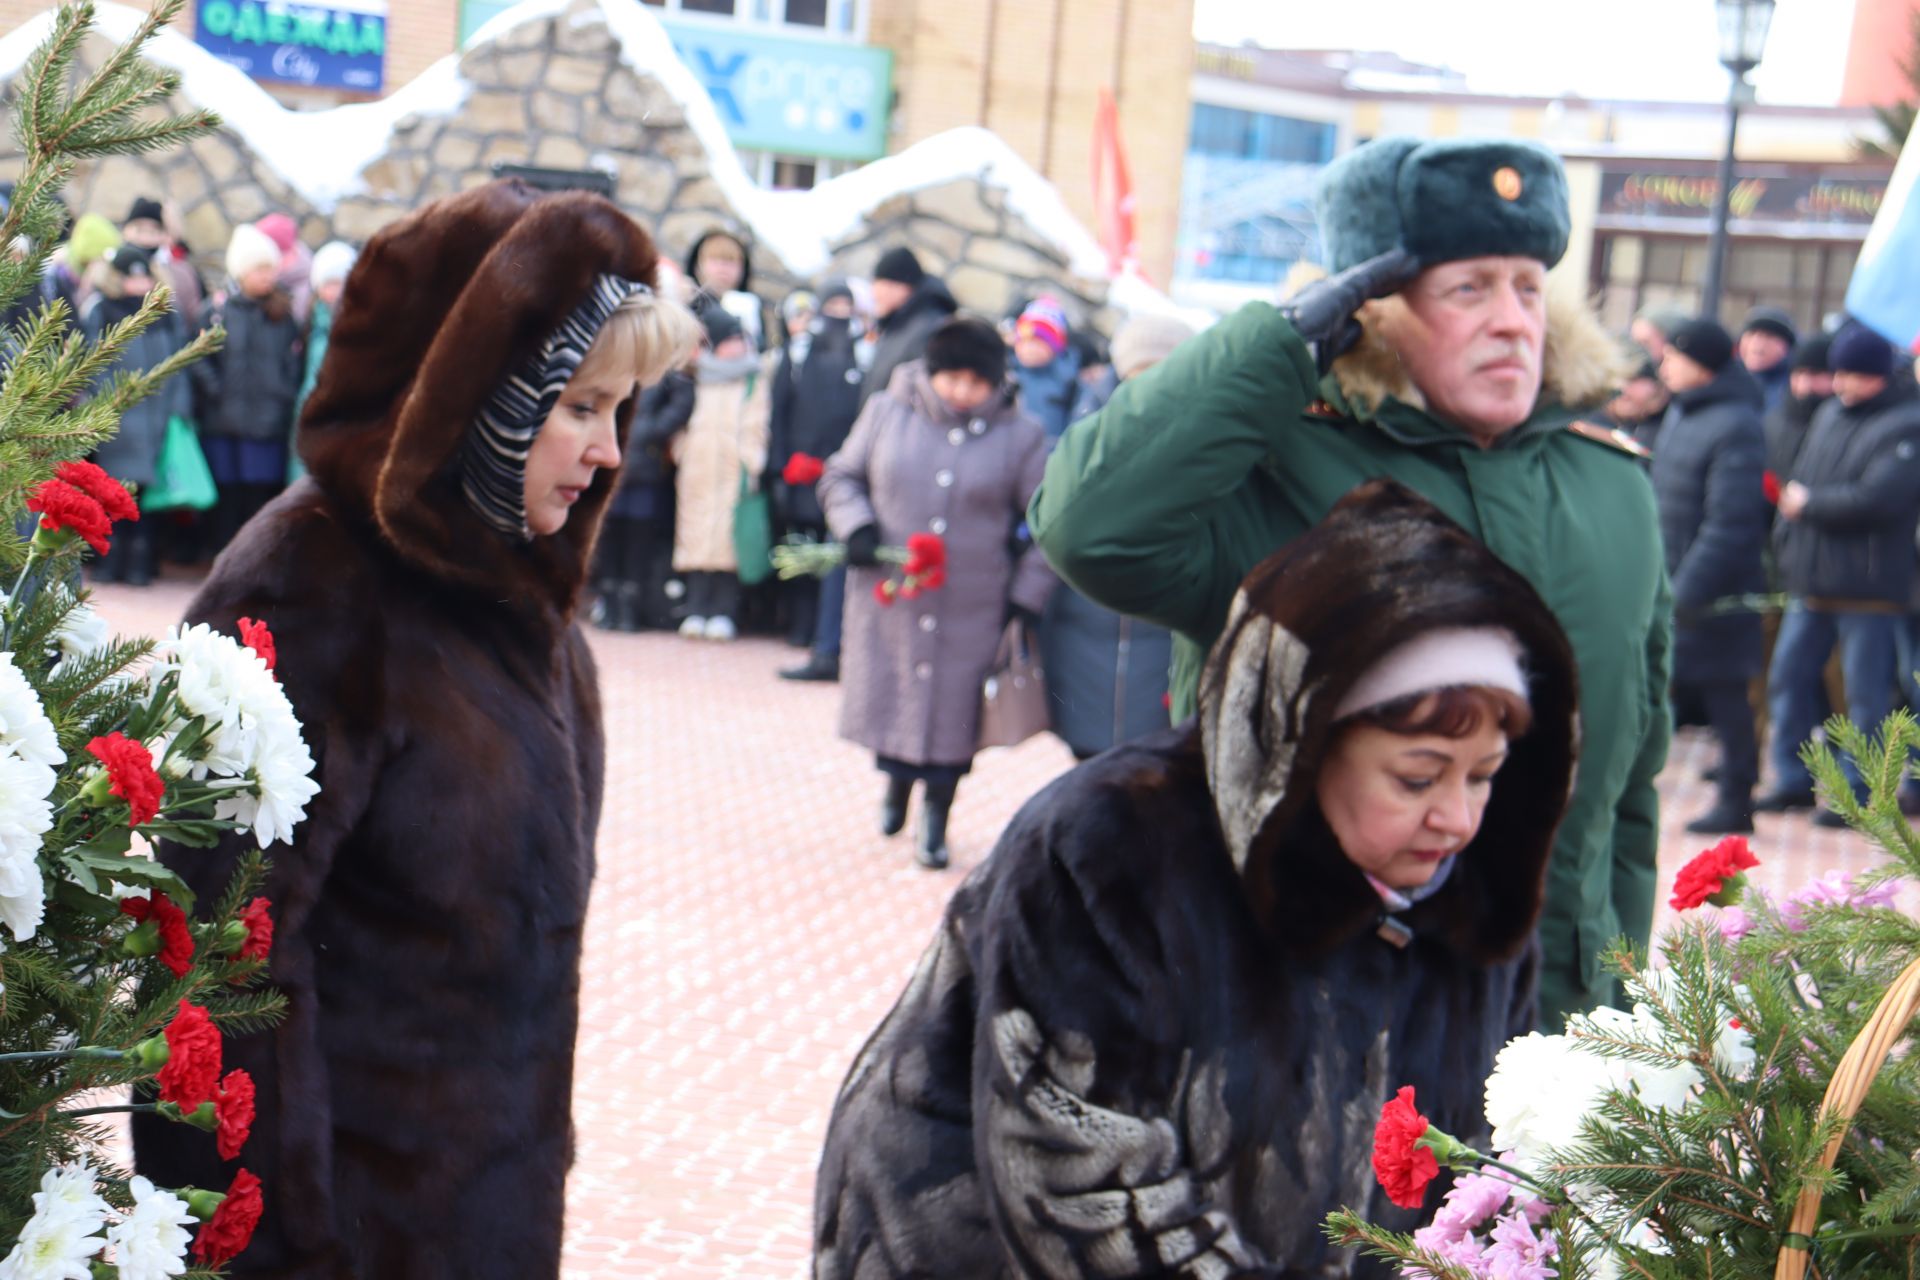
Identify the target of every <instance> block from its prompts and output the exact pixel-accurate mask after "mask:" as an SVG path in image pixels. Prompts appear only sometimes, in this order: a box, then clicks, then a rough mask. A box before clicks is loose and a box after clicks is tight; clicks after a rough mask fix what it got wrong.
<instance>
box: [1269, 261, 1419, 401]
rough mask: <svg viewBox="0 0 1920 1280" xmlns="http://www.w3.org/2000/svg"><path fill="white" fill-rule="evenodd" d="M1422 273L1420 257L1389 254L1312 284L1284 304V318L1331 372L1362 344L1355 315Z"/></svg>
mask: <svg viewBox="0 0 1920 1280" xmlns="http://www.w3.org/2000/svg"><path fill="white" fill-rule="evenodd" d="M1419 274H1420V260H1419V259H1418V258H1416V257H1414V256H1413V255H1412V254H1410V253H1408V252H1407V251H1406V250H1405V249H1389V250H1388V251H1387V252H1385V253H1383V254H1381V255H1379V256H1378V257H1375V258H1368V259H1367V260H1366V261H1365V262H1362V263H1359V264H1358V265H1355V266H1351V267H1348V268H1347V269H1346V270H1345V271H1342V272H1341V273H1340V274H1339V275H1337V276H1328V277H1327V278H1326V279H1325V280H1318V281H1315V282H1314V283H1313V284H1310V285H1308V286H1307V287H1306V288H1304V289H1302V290H1301V291H1300V292H1299V293H1297V294H1295V295H1294V296H1293V297H1292V298H1290V299H1288V300H1287V301H1286V302H1285V303H1283V304H1282V305H1281V307H1280V313H1281V314H1282V315H1284V316H1286V318H1287V320H1288V321H1289V322H1290V323H1291V324H1292V325H1293V328H1294V331H1295V332H1296V333H1298V334H1299V335H1300V336H1301V338H1302V339H1304V340H1305V341H1306V344H1307V345H1308V346H1309V347H1312V348H1313V355H1314V362H1315V363H1316V364H1318V365H1319V367H1320V372H1321V373H1325V372H1326V371H1327V370H1329V369H1331V368H1332V367H1333V362H1334V361H1335V360H1338V359H1339V358H1340V357H1341V356H1342V355H1344V354H1345V353H1346V351H1347V350H1348V349H1349V348H1350V347H1352V346H1353V344H1354V343H1356V342H1358V341H1359V340H1360V322H1359V321H1358V320H1356V319H1354V314H1353V313H1354V312H1356V311H1358V310H1359V309H1360V307H1361V306H1362V304H1364V303H1366V302H1368V301H1369V300H1371V299H1373V298H1384V297H1386V296H1387V295H1388V294H1390V293H1398V292H1399V291H1400V290H1401V289H1403V288H1405V287H1406V286H1407V285H1408V284H1409V283H1411V282H1412V280H1413V278H1414V277H1415V276H1417V275H1419Z"/></svg>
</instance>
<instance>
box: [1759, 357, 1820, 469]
mask: <svg viewBox="0 0 1920 1280" xmlns="http://www.w3.org/2000/svg"><path fill="white" fill-rule="evenodd" d="M1832 345H1833V342H1832V339H1830V338H1828V337H1827V335H1826V334H1824V333H1817V334H1815V335H1814V336H1813V337H1811V338H1808V339H1807V340H1806V341H1805V342H1803V343H1801V344H1800V345H1799V346H1797V347H1795V348H1794V349H1793V368H1792V370H1791V371H1790V372H1789V374H1788V376H1787V394H1786V396H1785V398H1783V399H1782V400H1781V401H1780V403H1778V404H1776V405H1775V406H1773V408H1771V409H1769V410H1768V411H1767V420H1766V423H1765V426H1766V430H1767V470H1768V471H1769V472H1771V473H1772V474H1773V478H1774V483H1775V484H1776V486H1777V485H1784V484H1786V483H1787V481H1789V480H1791V479H1793V469H1794V466H1795V464H1796V463H1797V462H1798V461H1799V458H1800V450H1801V449H1802V448H1803V447H1804V446H1805V445H1806V443H1807V431H1808V429H1809V428H1811V427H1812V426H1813V415H1814V413H1815V412H1817V411H1818V410H1819V408H1820V406H1821V405H1823V404H1825V403H1826V402H1827V401H1829V400H1831V399H1832V398H1833V370H1831V369H1829V368H1827V353H1828V351H1829V350H1830V349H1831V348H1832Z"/></svg>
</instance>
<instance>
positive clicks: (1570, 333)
mask: <svg viewBox="0 0 1920 1280" xmlns="http://www.w3.org/2000/svg"><path fill="white" fill-rule="evenodd" d="M1383 301H1384V302H1385V303H1386V305H1400V304H1398V303H1395V302H1392V301H1391V300H1383ZM1378 305H1380V304H1373V305H1370V306H1368V307H1367V308H1365V309H1363V310H1362V311H1361V312H1360V325H1361V329H1362V337H1361V339H1360V342H1359V344H1358V345H1357V346H1355V347H1354V348H1353V350H1351V351H1349V352H1348V353H1347V354H1346V355H1344V356H1341V357H1340V358H1339V359H1338V360H1336V361H1334V364H1333V376H1334V377H1335V378H1336V379H1337V380H1338V381H1339V383H1340V390H1341V392H1342V393H1343V394H1344V395H1345V396H1346V397H1347V400H1348V402H1349V403H1350V404H1352V405H1353V407H1354V408H1355V409H1357V410H1359V411H1361V412H1362V413H1367V414H1372V413H1374V412H1375V411H1377V410H1378V409H1379V408H1380V406H1381V405H1382V404H1384V403H1385V402H1386V401H1387V400H1388V399H1389V398H1392V399H1394V400H1398V401H1399V402H1400V403H1402V404H1405V405H1411V406H1412V407H1414V408H1416V409H1424V408H1426V397H1425V396H1423V395H1421V394H1420V389H1419V388H1418V387H1416V386H1414V385H1413V382H1412V380H1411V379H1409V378H1408V377H1407V371H1406V369H1405V368H1404V367H1402V366H1401V364H1400V357H1399V356H1398V355H1396V354H1395V353H1394V350H1393V348H1392V347H1390V346H1388V345H1387V342H1386V339H1385V338H1383V337H1382V336H1381V334H1380V317H1379V312H1378V311H1377V310H1376V309H1375V307H1376V306H1378ZM1632 372H1633V371H1632V369H1631V367H1630V366H1629V364H1628V361H1627V359H1626V356H1625V354H1624V353H1623V352H1622V351H1621V349H1620V344H1619V343H1617V342H1615V341H1614V340H1613V338H1612V336H1611V335H1609V334H1608V333H1607V331H1606V330H1605V329H1604V328H1602V327H1601V325H1600V320H1599V317H1597V316H1595V315H1594V314H1593V312H1592V311H1591V310H1590V309H1589V308H1588V307H1587V306H1586V305H1585V304H1584V303H1581V302H1579V301H1577V300H1573V299H1569V298H1567V297H1566V296H1564V295H1563V294H1561V293H1559V292H1558V291H1556V290H1549V291H1548V293H1547V348H1546V353H1545V358H1544V361H1543V367H1542V376H1541V384H1540V400H1539V401H1538V403H1537V404H1536V406H1535V411H1536V412H1538V410H1539V409H1540V408H1542V407H1545V406H1548V405H1559V406H1563V407H1565V408H1567V409H1572V410H1592V409H1597V408H1600V407H1601V406H1603V405H1605V404H1606V402H1607V401H1608V400H1610V399H1612V397H1613V395H1614V392H1615V391H1616V390H1617V389H1618V388H1619V387H1620V386H1621V384H1622V383H1624V382H1625V381H1626V379H1627V378H1628V376H1630V375H1631V373H1632Z"/></svg>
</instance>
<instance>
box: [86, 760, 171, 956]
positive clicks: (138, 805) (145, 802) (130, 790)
mask: <svg viewBox="0 0 1920 1280" xmlns="http://www.w3.org/2000/svg"><path fill="white" fill-rule="evenodd" d="M87 753H88V754H89V755H91V756H92V757H93V758H94V759H96V760H98V761H99V762H100V763H101V764H103V765H105V766H106V767H107V778H108V779H109V782H108V786H107V790H108V791H109V792H111V793H112V794H113V795H116V796H119V797H120V798H121V799H123V800H125V801H126V802H127V808H128V810H130V811H131V814H132V818H131V821H130V823H129V825H131V826H135V827H137V826H139V825H140V824H141V823H143V822H152V821H153V820H154V818H155V817H157V816H158V815H159V813H160V800H161V797H162V796H164V795H165V794H166V791H167V784H166V783H164V782H162V781H161V780H160V775H159V774H158V773H156V772H155V771H154V768H153V753H152V752H150V751H148V750H147V748H146V744H145V743H142V742H138V741H136V740H135V739H133V738H129V737H128V736H127V735H126V734H124V733H121V732H120V731H118V730H115V731H114V732H112V733H110V734H108V735H107V736H106V737H104V738H95V739H94V740H93V741H92V742H89V743H88V744H87ZM188 954H192V947H191V945H189V947H188Z"/></svg>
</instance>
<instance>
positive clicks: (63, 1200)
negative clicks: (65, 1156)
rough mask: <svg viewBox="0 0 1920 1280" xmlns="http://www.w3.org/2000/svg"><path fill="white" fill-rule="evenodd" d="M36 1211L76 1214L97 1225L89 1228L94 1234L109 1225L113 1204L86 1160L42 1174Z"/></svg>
mask: <svg viewBox="0 0 1920 1280" xmlns="http://www.w3.org/2000/svg"><path fill="white" fill-rule="evenodd" d="M33 1211H34V1212H35V1213H49V1214H51V1213H59V1212H66V1213H71V1214H76V1215H78V1216H79V1217H81V1218H83V1219H86V1220H88V1221H90V1222H91V1223H92V1224H93V1225H92V1226H90V1227H88V1228H87V1234H89V1235H91V1234H93V1233H94V1232H95V1231H98V1230H99V1229H100V1228H101V1227H103V1226H105V1225H106V1224H107V1218H108V1216H109V1215H110V1214H111V1213H112V1212H113V1206H112V1205H110V1204H108V1203H107V1202H106V1201H105V1200H104V1199H102V1198H101V1195H100V1192H99V1191H98V1190H97V1189H96V1186H95V1183H94V1173H93V1166H92V1165H90V1164H88V1163H87V1162H86V1161H85V1160H82V1161H80V1162H79V1163H78V1164H63V1165H56V1166H54V1167H53V1168H51V1169H49V1170H47V1171H46V1172H45V1173H43V1174H41V1175H40V1189H39V1190H38V1191H36V1192H34V1193H33Z"/></svg>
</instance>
